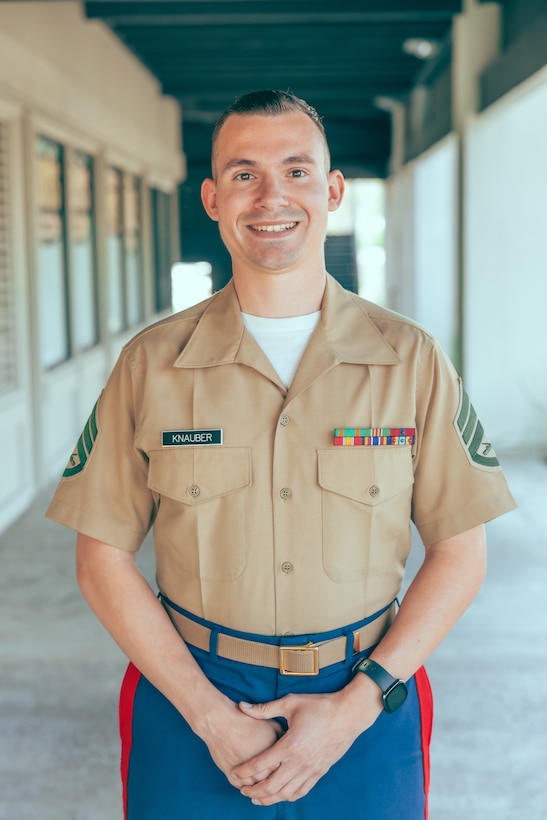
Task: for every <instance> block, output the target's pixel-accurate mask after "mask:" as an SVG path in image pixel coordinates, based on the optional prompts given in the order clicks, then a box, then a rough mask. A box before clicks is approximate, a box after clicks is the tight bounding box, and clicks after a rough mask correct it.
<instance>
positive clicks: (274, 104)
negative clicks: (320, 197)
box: [212, 89, 330, 170]
mask: <svg viewBox="0 0 547 820" xmlns="http://www.w3.org/2000/svg"><path fill="white" fill-rule="evenodd" d="M293 111H301V112H302V113H303V114H306V115H307V116H308V117H309V118H310V120H312V122H314V123H315V125H316V126H317V128H318V129H319V131H320V133H321V136H322V137H323V142H324V143H325V151H326V156H327V162H330V152H329V145H328V142H327V135H326V134H325V128H324V126H323V121H322V118H321V117H320V116H319V114H318V113H317V111H316V110H315V108H314V107H313V105H310V104H309V103H307V102H306V101H305V100H302V99H300V97H297V96H296V95H295V94H292V93H291V92H290V91H276V90H274V89H267V90H264V91H251V92H250V93H249V94H243V95H242V96H241V97H236V99H235V100H234V101H233V103H232V104H231V105H229V106H228V108H226V109H225V110H224V111H223V113H222V114H221V115H220V117H219V118H218V120H217V122H216V125H215V127H214V130H213V140H212V149H213V153H214V150H215V143H216V140H217V137H218V135H219V132H220V129H221V128H222V126H223V125H224V123H225V122H226V120H227V119H228V117H231V116H232V114H239V115H240V116H245V115H250V114H263V115H266V116H270V117H275V116H276V115H278V114H289V113H291V112H293ZM327 170H328V168H327Z"/></svg>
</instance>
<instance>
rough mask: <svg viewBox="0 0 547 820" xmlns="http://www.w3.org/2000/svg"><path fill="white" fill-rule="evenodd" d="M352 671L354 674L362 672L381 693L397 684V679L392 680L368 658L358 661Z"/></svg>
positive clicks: (390, 676)
mask: <svg viewBox="0 0 547 820" xmlns="http://www.w3.org/2000/svg"><path fill="white" fill-rule="evenodd" d="M353 670H354V672H363V673H364V674H365V675H367V676H368V677H369V678H371V679H372V680H373V681H374V683H375V684H376V685H377V686H379V687H380V689H381V690H382V692H385V691H387V690H388V689H389V688H390V687H391V686H393V684H394V683H397V678H394V677H393V675H390V674H389V672H388V671H387V670H386V669H384V667H383V666H380V664H379V663H376V661H373V660H371V659H370V658H363V659H362V660H360V661H358V662H357V663H356V664H355V666H354V667H353Z"/></svg>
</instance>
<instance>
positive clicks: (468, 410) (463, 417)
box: [456, 385, 499, 467]
mask: <svg viewBox="0 0 547 820" xmlns="http://www.w3.org/2000/svg"><path fill="white" fill-rule="evenodd" d="M456 429H457V430H458V433H459V434H460V438H461V440H462V442H463V444H464V447H465V449H466V452H467V454H468V456H469V458H470V459H471V461H472V462H473V463H474V464H476V465H478V466H480V467H499V461H498V459H497V457H496V454H495V452H494V448H493V447H492V445H491V443H490V442H489V441H487V440H486V438H485V435H484V428H483V426H482V424H481V423H480V421H479V419H478V416H477V413H476V411H475V408H474V407H473V405H472V404H471V402H470V401H469V396H468V395H467V393H466V391H465V388H464V387H463V385H462V386H461V399H460V406H459V408H458V414H457V416H456Z"/></svg>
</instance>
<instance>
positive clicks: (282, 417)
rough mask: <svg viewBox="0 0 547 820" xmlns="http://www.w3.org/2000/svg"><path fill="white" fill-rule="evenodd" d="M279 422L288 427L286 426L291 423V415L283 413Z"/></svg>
mask: <svg viewBox="0 0 547 820" xmlns="http://www.w3.org/2000/svg"><path fill="white" fill-rule="evenodd" d="M279 423H280V424H282V425H283V427H286V426H287V424H288V423H289V417H288V416H287V414H286V413H283V415H282V416H281V418H280V419H279Z"/></svg>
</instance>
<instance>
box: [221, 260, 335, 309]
mask: <svg viewBox="0 0 547 820" xmlns="http://www.w3.org/2000/svg"><path fill="white" fill-rule="evenodd" d="M325 284H326V272H325V271H323V272H322V273H321V275H320V276H318V275H317V273H316V274H315V275H314V276H313V277H302V278H301V279H300V278H298V277H296V276H294V274H280V273H276V274H268V275H265V276H263V277H257V278H256V279H255V278H253V279H252V280H249V279H247V278H242V277H238V275H237V273H236V271H235V270H234V285H235V289H236V293H237V298H238V300H239V304H240V307H241V310H242V311H243V312H244V313H250V314H251V315H252V316H264V317H266V318H270V319H286V318H288V317H290V316H304V315H306V314H307V313H314V311H316V310H319V309H320V308H321V303H322V301H323V294H324V292H325Z"/></svg>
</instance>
